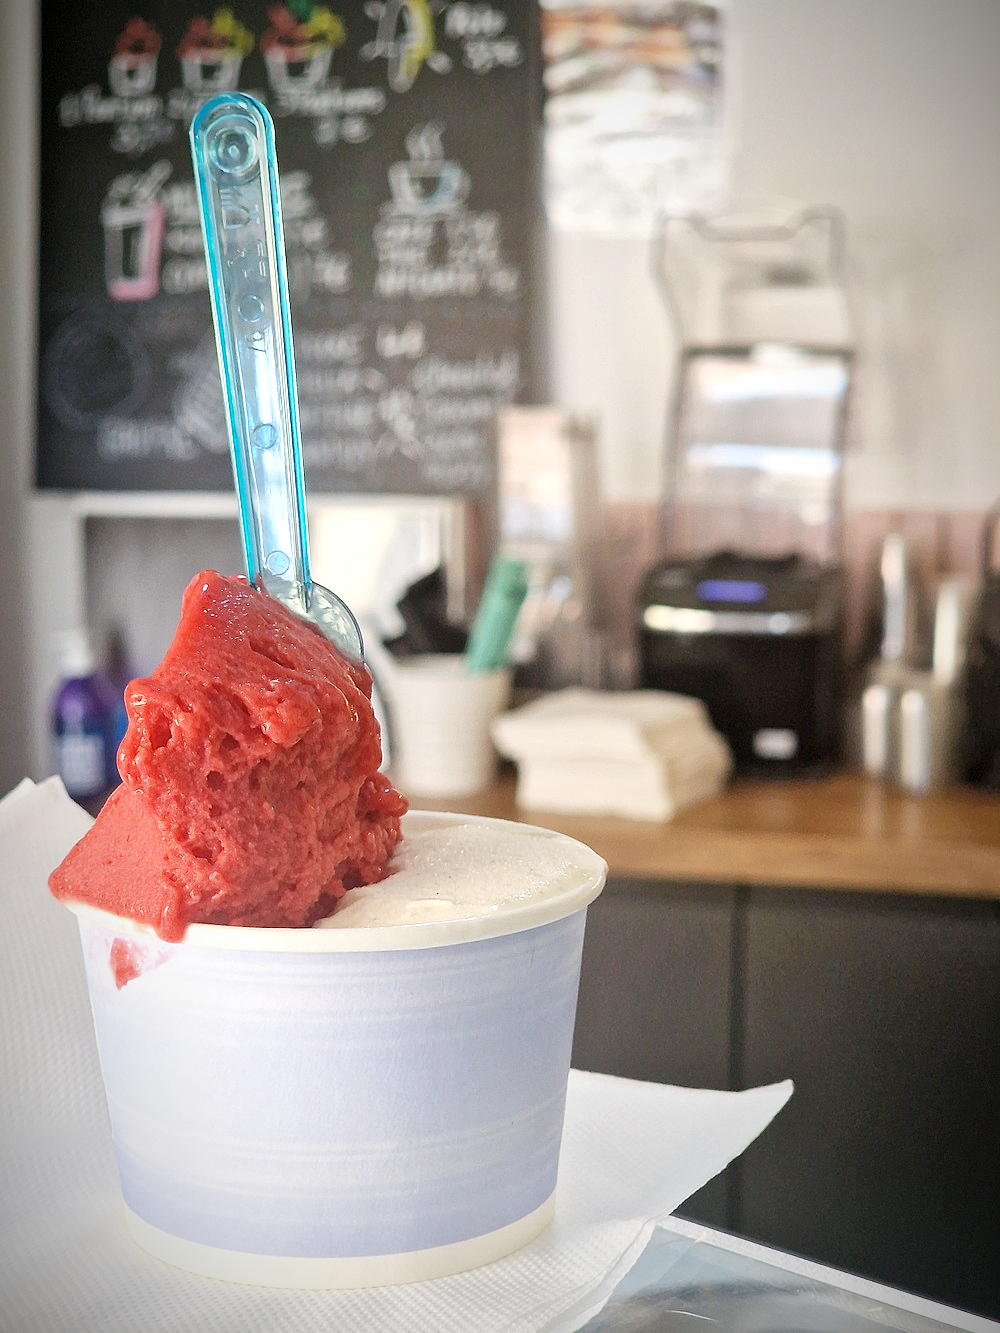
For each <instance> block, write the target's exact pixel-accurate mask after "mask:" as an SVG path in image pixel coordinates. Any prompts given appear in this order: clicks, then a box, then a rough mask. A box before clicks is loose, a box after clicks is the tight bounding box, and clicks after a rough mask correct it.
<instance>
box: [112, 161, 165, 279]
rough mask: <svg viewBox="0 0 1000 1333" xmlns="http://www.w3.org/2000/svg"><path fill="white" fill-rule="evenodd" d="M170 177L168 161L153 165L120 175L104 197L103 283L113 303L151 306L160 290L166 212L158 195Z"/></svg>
mask: <svg viewBox="0 0 1000 1333" xmlns="http://www.w3.org/2000/svg"><path fill="white" fill-rule="evenodd" d="M169 175H170V163H169V162H165V161H159V162H154V164H153V165H152V166H151V167H150V168H149V170H148V171H146V172H143V173H141V174H129V175H126V176H118V177H117V178H116V179H115V180H114V181H112V183H111V186H110V187H109V189H108V192H107V194H106V195H105V197H104V202H103V203H102V205H101V225H102V227H103V228H104V278H105V285H106V287H107V291H108V295H109V296H110V297H111V299H112V300H113V301H148V300H149V298H150V297H151V296H155V295H156V294H157V292H158V291H159V290H160V257H161V254H162V251H163V232H164V226H165V223H166V209H165V208H164V206H163V202H162V200H160V199H159V198H158V194H159V190H160V187H161V186H162V185H164V184H165V183H166V180H167V178H168V177H169Z"/></svg>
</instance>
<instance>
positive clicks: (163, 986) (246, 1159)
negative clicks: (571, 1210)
mask: <svg viewBox="0 0 1000 1333" xmlns="http://www.w3.org/2000/svg"><path fill="white" fill-rule="evenodd" d="M449 822H450V823H452V824H454V823H457V822H461V823H475V824H480V825H496V826H500V827H505V828H507V829H509V828H510V825H504V823H503V821H500V820H479V819H466V818H465V817H462V816H456V815H445V814H429V813H420V812H412V813H410V814H409V815H407V816H406V819H405V822H404V829H405V831H406V832H407V833H410V832H415V831H417V830H420V829H425V828H431V827H434V826H435V825H437V824H441V825H444V824H447V823H449ZM523 827H524V832H525V834H526V835H528V836H533V837H538V838H560V837H561V835H558V834H554V833H549V832H546V831H544V830H540V829H530V828H528V827H527V826H523ZM562 842H563V843H564V844H565V846H566V849H567V850H568V851H571V852H572V856H573V867H574V868H573V872H572V874H571V875H570V876H569V877H564V878H563V880H562V881H561V883H560V888H559V891H558V892H557V893H556V894H554V895H553V896H551V897H548V898H546V899H544V900H542V901H534V902H529V903H526V904H524V905H521V906H518V907H516V908H512V909H509V910H504V911H502V912H496V913H493V914H492V915H489V916H485V917H478V918H470V919H467V920H461V921H451V922H448V921H435V922H430V923H426V924H414V925H403V926H356V927H345V928H342V929H333V930H259V929H250V928H241V927H230V926H199V925H196V926H191V927H189V928H188V931H187V933H186V935H185V938H184V940H183V941H182V942H181V943H179V944H168V943H165V942H164V941H162V940H159V939H158V938H157V937H156V936H153V935H151V934H150V933H149V932H148V931H146V930H144V929H143V928H140V927H138V926H136V925H135V924H134V923H131V922H128V921H125V920H123V919H121V918H117V917H113V916H109V915H108V914H107V913H102V912H98V911H96V910H93V909H89V908H86V907H83V906H78V905H73V910H74V911H75V912H76V914H77V917H78V920H79V927H80V934H81V939H82V943H83V953H84V960H85V963H86V971H87V984H88V988H89V991H90V999H91V1005H92V1007H93V1011H94V1022H95V1027H96V1031H97V1040H98V1047H99V1050H100V1056H101V1066H102V1070H103V1074H104V1084H105V1090H106V1093H107V1099H108V1109H109V1112H110V1118H111V1127H112V1133H113V1136H114V1143H115V1152H116V1155H117V1159H118V1168H119V1176H120V1179H121V1187H122V1194H123V1197H124V1200H125V1206H126V1220H127V1223H128V1227H129V1230H130V1232H131V1233H132V1235H133V1237H134V1239H135V1240H136V1241H137V1242H138V1243H139V1244H140V1245H141V1246H142V1247H143V1248H144V1249H146V1250H148V1251H149V1252H151V1253H153V1254H155V1255H156V1256H158V1257H159V1258H161V1259H164V1260H166V1261H168V1262H170V1263H172V1264H175V1265H176V1266H178V1267H181V1268H185V1269H188V1270H191V1271H193V1272H198V1273H203V1274H207V1275H209V1276H212V1277H219V1278H225V1279H229V1280H233V1281H239V1282H251V1283H257V1284H260V1285H267V1286H283V1287H355V1286H371V1285H382V1284H391V1283H399V1282H411V1281H418V1280H424V1279H427V1278H432V1277H440V1276H444V1275H445V1274H448V1273H454V1272H459V1271H463V1270H466V1269H469V1268H473V1267H476V1266H478V1265H480V1264H484V1263H489V1262H491V1261H493V1260H494V1259H498V1258H500V1257H501V1256H503V1255H504V1254H508V1253H510V1252H511V1251H513V1250H515V1249H518V1248H519V1247H520V1246H522V1245H524V1244H526V1243H527V1242H528V1241H530V1240H532V1239H533V1238H534V1237H535V1236H536V1235H538V1234H539V1233H540V1232H541V1231H542V1230H543V1229H544V1227H545V1226H546V1225H547V1223H548V1222H549V1220H550V1218H551V1216H552V1212H553V1208H554V1192H555V1185H556V1169H557V1164H558V1157H559V1147H560V1140H561V1135H562V1124H563V1111H564V1105H565V1097H566V1083H567V1078H568V1073H569V1063H570V1049H571V1045H572V1036H573V1024H574V1020H575V1015H576V999H577V989H578V984H579V975H580V958H581V951H582V947H583V933H584V924H585V918H586V907H587V905H588V903H590V902H591V901H592V900H593V899H594V898H595V897H596V896H597V894H598V893H600V891H601V888H602V887H603V883H604V878H605V874H606V866H605V864H604V862H603V861H602V860H601V858H600V857H598V856H597V855H596V854H595V853H593V852H592V851H590V849H589V848H586V847H584V846H582V845H581V844H579V843H575V842H573V841H572V840H571V839H562ZM577 871H578V873H577ZM123 967H124V968H125V970H126V971H135V972H136V973H137V975H135V976H134V978H133V979H132V980H129V981H128V982H127V984H124V985H122V986H119V985H118V981H119V980H120V979H121V975H122V968H123Z"/></svg>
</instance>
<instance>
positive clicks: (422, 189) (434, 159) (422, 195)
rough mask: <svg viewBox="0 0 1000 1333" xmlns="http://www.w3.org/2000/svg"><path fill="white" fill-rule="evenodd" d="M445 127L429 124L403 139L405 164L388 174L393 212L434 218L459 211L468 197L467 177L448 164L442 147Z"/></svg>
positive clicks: (393, 166)
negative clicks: (406, 157) (442, 135)
mask: <svg viewBox="0 0 1000 1333" xmlns="http://www.w3.org/2000/svg"><path fill="white" fill-rule="evenodd" d="M443 129H444V126H443V125H441V124H440V123H438V122H437V121H430V122H429V123H428V124H426V125H420V126H416V127H414V128H413V129H412V130H410V132H409V134H408V135H407V136H406V151H407V153H409V161H408V162H393V163H392V164H391V165H390V167H389V171H388V176H389V189H390V191H391V192H392V209H393V211H394V212H396V213H408V214H411V215H419V216H421V217H436V216H437V215H438V214H441V213H450V212H451V211H453V210H454V209H456V208H459V207H460V206H461V205H462V204H463V203H464V202H465V199H466V197H467V195H468V193H469V186H470V184H471V182H470V180H469V173H468V172H467V171H466V170H465V169H464V168H463V167H462V166H460V165H459V163H458V162H448V161H446V160H445V157H444V150H443V148H442V146H441V134H442V131H443Z"/></svg>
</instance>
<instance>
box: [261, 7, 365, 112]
mask: <svg viewBox="0 0 1000 1333" xmlns="http://www.w3.org/2000/svg"><path fill="white" fill-rule="evenodd" d="M267 14H268V18H269V19H270V20H271V26H270V27H269V28H267V29H266V30H265V31H264V32H263V33H262V34H261V39H260V49H261V51H262V52H263V54H264V64H265V65H266V66H267V78H268V82H269V83H270V85H271V89H272V91H273V92H275V93H278V94H285V95H287V94H289V93H294V92H297V91H301V90H306V89H313V88H321V87H322V86H323V84H324V83H325V82H326V78H327V75H328V74H329V73H330V62H331V60H332V59H333V53H334V51H336V50H337V48H338V47H340V46H343V44H344V42H345V40H346V38H347V29H346V28H345V27H344V22H343V19H341V18H340V17H339V15H337V14H334V13H333V11H332V10H330V9H328V8H327V6H326V5H317V4H314V3H313V0H288V2H287V3H286V4H284V5H276V6H274V7H273V8H271V9H269V10H268V11H267Z"/></svg>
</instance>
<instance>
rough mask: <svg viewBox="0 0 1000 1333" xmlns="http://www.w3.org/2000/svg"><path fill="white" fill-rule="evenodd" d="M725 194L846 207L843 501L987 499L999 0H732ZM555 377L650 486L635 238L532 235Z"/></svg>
mask: <svg viewBox="0 0 1000 1333" xmlns="http://www.w3.org/2000/svg"><path fill="white" fill-rule="evenodd" d="M730 27H731V33H732V45H731V50H730V56H731V58H732V60H733V62H734V66H735V67H734V68H733V67H732V66H731V67H730V68H732V72H733V74H734V78H733V84H734V86H733V90H732V96H731V112H732V116H733V122H734V132H735V139H736V142H735V155H734V163H733V197H734V202H737V203H738V202H740V201H745V200H749V201H753V202H767V201H770V200H775V201H778V202H782V201H797V202H801V203H809V204H829V205H835V206H837V207H839V208H841V209H842V210H843V211H844V212H845V214H846V217H847V223H848V228H849V250H850V266H851V279H852V289H853V297H854V304H855V313H856V320H857V327H858V333H859V337H860V348H859V373H858V394H857V400H856V411H855V414H854V429H853V438H852V441H851V451H850V454H849V457H848V491H847V499H848V504H849V505H851V506H853V507H855V508H897V507H898V508H905V507H913V508H925V507H926V508H931V509H948V508H954V509H964V508H971V509H974V510H978V509H982V508H983V507H985V505H986V504H987V503H989V502H990V501H991V500H992V499H994V498H996V497H998V496H1000V394H998V393H997V391H996V384H997V379H998V367H1000V244H998V237H997V231H998V226H1000V73H998V70H1000V3H997V0H731V24H730ZM550 249H551V254H550V266H551V275H552V276H551V295H552V316H551V319H552V328H551V343H552V362H553V375H552V386H553V392H554V396H555V397H556V399H557V400H558V401H559V402H560V404H562V405H565V406H567V407H575V408H577V409H587V410H592V411H595V412H597V414H598V415H599V417H600V419H601V422H602V436H603V438H602V479H603V482H604V486H605V490H606V493H607V495H608V497H609V498H610V499H613V500H640V501H643V500H656V499H657V498H658V497H659V494H660V486H661V479H662V461H663V453H664V428H665V418H664V408H665V403H666V395H667V391H668V380H669V374H670V364H671V355H672V349H671V343H670V340H669V337H668V328H667V322H666V318H665V314H664V311H663V310H662V307H661V303H660V301H659V298H658V295H657V293H656V291H655V289H654V287H653V284H652V281H651V278H650V267H649V263H648V256H647V247H646V246H645V245H644V244H643V242H641V241H637V240H628V239H614V238H607V237H588V236H584V235H559V236H555V237H552V238H551V242H550Z"/></svg>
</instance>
